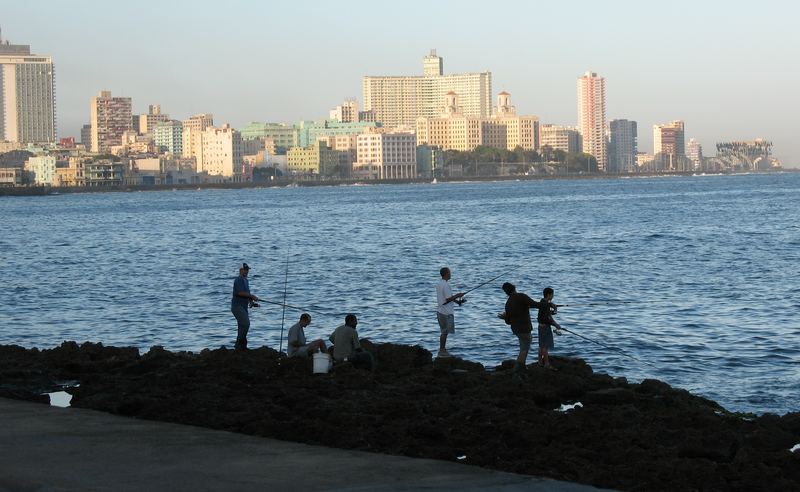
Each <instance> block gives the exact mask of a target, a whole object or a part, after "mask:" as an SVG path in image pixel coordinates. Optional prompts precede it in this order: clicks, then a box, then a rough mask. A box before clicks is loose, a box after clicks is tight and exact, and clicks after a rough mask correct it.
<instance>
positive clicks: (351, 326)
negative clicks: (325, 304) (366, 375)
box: [330, 314, 374, 371]
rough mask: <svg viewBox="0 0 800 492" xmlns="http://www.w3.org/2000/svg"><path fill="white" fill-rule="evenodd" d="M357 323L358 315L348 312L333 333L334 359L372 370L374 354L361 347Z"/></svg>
mask: <svg viewBox="0 0 800 492" xmlns="http://www.w3.org/2000/svg"><path fill="white" fill-rule="evenodd" d="M356 325H358V318H356V315H355V314H348V315H347V316H345V318H344V324H343V325H342V326H340V327H338V328H336V330H334V332H333V333H331V336H330V341H331V342H332V343H333V360H334V361H336V362H344V361H350V363H351V364H353V367H356V368H361V369H367V370H368V371H371V370H372V367H373V365H374V361H373V359H372V354H370V353H369V352H365V351H363V350H362V349H361V342H360V341H359V339H358V332H357V331H356Z"/></svg>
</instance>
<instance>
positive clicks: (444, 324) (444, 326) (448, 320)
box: [436, 312, 456, 335]
mask: <svg viewBox="0 0 800 492" xmlns="http://www.w3.org/2000/svg"><path fill="white" fill-rule="evenodd" d="M436 319H438V320H439V332H440V333H441V334H442V335H444V334H445V333H455V332H456V317H455V315H453V314H442V313H439V312H437V313H436Z"/></svg>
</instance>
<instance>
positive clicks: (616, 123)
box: [608, 119, 638, 173]
mask: <svg viewBox="0 0 800 492" xmlns="http://www.w3.org/2000/svg"><path fill="white" fill-rule="evenodd" d="M608 126H609V135H610V139H609V146H608V154H609V157H608V171H609V172H612V173H630V172H633V171H634V170H635V169H636V154H637V153H638V146H637V145H636V122H635V121H629V120H625V119H619V120H611V122H609V124H608Z"/></svg>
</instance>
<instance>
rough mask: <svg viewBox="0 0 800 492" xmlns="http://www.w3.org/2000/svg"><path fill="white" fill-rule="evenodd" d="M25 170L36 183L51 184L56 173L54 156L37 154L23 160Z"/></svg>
mask: <svg viewBox="0 0 800 492" xmlns="http://www.w3.org/2000/svg"><path fill="white" fill-rule="evenodd" d="M25 171H27V172H28V173H30V174H31V177H32V178H33V182H34V183H35V184H37V185H52V184H53V180H54V178H55V175H56V156H54V155H38V156H34V157H30V158H28V160H27V161H25Z"/></svg>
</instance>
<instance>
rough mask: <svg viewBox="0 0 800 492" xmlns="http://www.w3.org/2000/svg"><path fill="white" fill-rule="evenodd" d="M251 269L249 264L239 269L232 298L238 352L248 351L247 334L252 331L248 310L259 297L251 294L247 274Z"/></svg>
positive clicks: (244, 264)
mask: <svg viewBox="0 0 800 492" xmlns="http://www.w3.org/2000/svg"><path fill="white" fill-rule="evenodd" d="M248 273H250V267H249V266H247V263H242V266H240V267H239V276H238V277H236V280H234V281H233V296H232V297H231V312H232V313H233V316H234V318H236V325H237V328H238V329H237V332H236V345H234V348H235V349H236V350H246V349H247V332H248V331H250V314H249V313H248V312H247V308H248V307H249V306H250V305H254V303H255V302H256V301H258V297H257V296H254V295H253V294H251V293H250V283H249V282H248V281H247V274H248Z"/></svg>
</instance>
